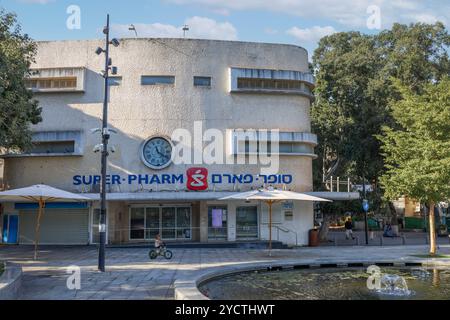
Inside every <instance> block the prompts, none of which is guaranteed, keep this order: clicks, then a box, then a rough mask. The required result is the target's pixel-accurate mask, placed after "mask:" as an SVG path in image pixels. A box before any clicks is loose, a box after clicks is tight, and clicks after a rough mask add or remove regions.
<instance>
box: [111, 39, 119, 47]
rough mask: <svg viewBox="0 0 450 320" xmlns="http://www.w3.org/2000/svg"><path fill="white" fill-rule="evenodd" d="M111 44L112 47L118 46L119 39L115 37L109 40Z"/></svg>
mask: <svg viewBox="0 0 450 320" xmlns="http://www.w3.org/2000/svg"><path fill="white" fill-rule="evenodd" d="M111 44H112V45H113V46H114V47H118V46H120V42H119V40H117V39H116V38H114V39H112V40H111Z"/></svg>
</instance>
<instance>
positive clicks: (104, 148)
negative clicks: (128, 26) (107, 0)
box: [94, 14, 120, 272]
mask: <svg viewBox="0 0 450 320" xmlns="http://www.w3.org/2000/svg"><path fill="white" fill-rule="evenodd" d="M103 33H104V34H105V38H106V40H105V48H104V49H103V48H100V47H99V48H97V50H96V51H95V53H96V54H97V55H100V54H102V53H104V54H105V70H103V78H104V79H105V88H104V89H105V92H104V100H103V124H102V129H101V134H102V144H101V145H98V148H99V151H101V153H102V161H101V171H102V172H101V176H102V178H101V190H100V199H101V204H100V223H99V233H100V246H99V250H98V270H99V271H101V272H105V246H106V221H107V220H106V171H107V166H108V156H109V150H108V142H109V139H110V138H111V132H113V130H110V129H109V128H108V100H109V98H108V93H109V88H108V86H109V79H108V78H109V71H110V70H112V71H113V73H114V74H116V73H117V68H116V67H112V60H111V58H110V57H109V45H113V46H114V47H118V46H119V44H120V42H119V40H117V39H112V40H111V41H110V40H109V14H108V15H107V18H106V27H105V28H104V29H103ZM94 132H95V130H94Z"/></svg>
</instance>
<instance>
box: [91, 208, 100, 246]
mask: <svg viewBox="0 0 450 320" xmlns="http://www.w3.org/2000/svg"><path fill="white" fill-rule="evenodd" d="M99 228H100V209H94V210H93V211H92V223H91V234H92V239H91V243H95V244H98V243H100V230H99Z"/></svg>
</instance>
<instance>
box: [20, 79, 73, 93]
mask: <svg viewBox="0 0 450 320" xmlns="http://www.w3.org/2000/svg"><path fill="white" fill-rule="evenodd" d="M25 85H26V87H27V88H29V89H37V90H42V89H44V90H46V89H76V88H77V77H64V78H39V79H27V80H25Z"/></svg>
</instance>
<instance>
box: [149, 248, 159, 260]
mask: <svg viewBox="0 0 450 320" xmlns="http://www.w3.org/2000/svg"><path fill="white" fill-rule="evenodd" d="M148 256H149V257H150V259H151V260H155V259H156V258H158V254H157V253H156V251H155V250H151V251H150V252H149V253H148Z"/></svg>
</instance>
